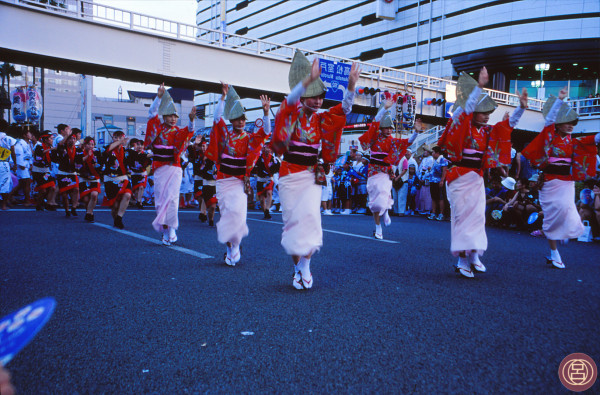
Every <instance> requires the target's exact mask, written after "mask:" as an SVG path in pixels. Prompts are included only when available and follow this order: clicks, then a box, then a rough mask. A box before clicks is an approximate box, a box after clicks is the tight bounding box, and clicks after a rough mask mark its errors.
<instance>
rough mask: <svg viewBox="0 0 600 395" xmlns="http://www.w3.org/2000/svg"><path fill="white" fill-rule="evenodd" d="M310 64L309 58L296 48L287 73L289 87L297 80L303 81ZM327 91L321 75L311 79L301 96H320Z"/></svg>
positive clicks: (292, 86)
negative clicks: (313, 79)
mask: <svg viewBox="0 0 600 395" xmlns="http://www.w3.org/2000/svg"><path fill="white" fill-rule="evenodd" d="M311 69H312V65H311V63H310V62H309V60H308V59H307V58H306V56H304V54H303V53H302V52H300V51H299V50H297V49H296V52H295V53H294V58H293V59H292V65H291V66H290V72H289V74H288V83H289V85H290V89H293V88H294V87H295V86H296V85H298V83H299V82H301V81H303V80H304V79H305V78H306V77H308V76H309V75H310V72H311ZM325 92H327V87H326V86H325V84H324V83H323V80H321V77H319V78H317V79H316V80H315V81H313V82H312V83H311V84H310V85H309V86H308V87H307V88H306V92H304V94H303V95H302V97H314V96H320V95H322V94H323V93H325Z"/></svg>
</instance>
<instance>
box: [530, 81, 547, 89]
mask: <svg viewBox="0 0 600 395" xmlns="http://www.w3.org/2000/svg"><path fill="white" fill-rule="evenodd" d="M531 87H532V88H543V87H544V81H540V80H536V81H531Z"/></svg>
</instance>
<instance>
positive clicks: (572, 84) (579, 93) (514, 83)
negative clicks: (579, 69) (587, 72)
mask: <svg viewBox="0 0 600 395" xmlns="http://www.w3.org/2000/svg"><path fill="white" fill-rule="evenodd" d="M531 83H532V80H511V81H510V87H511V91H512V92H515V91H516V90H519V91H520V90H521V89H523V88H527V91H528V92H529V97H537V93H538V89H539V88H537V87H535V86H532V85H531ZM564 87H567V88H568V90H569V98H570V99H571V100H577V99H583V98H586V97H588V96H589V95H590V94H592V95H596V93H599V92H597V89H598V80H568V81H564V80H563V81H544V88H545V89H546V92H545V97H546V98H547V97H549V96H550V95H552V96H558V92H559V91H560V90H561V89H562V88H564Z"/></svg>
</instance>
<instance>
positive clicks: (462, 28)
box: [196, 0, 600, 104]
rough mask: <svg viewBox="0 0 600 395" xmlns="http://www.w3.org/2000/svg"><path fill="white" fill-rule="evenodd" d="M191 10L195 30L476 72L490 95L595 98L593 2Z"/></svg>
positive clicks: (275, 4)
mask: <svg viewBox="0 0 600 395" xmlns="http://www.w3.org/2000/svg"><path fill="white" fill-rule="evenodd" d="M197 1H198V11H197V15H196V21H197V25H198V26H201V27H204V28H213V29H226V31H227V32H229V33H236V34H240V35H247V36H249V37H252V38H260V39H263V40H267V41H270V42H274V43H280V44H286V45H291V46H297V47H299V48H304V49H307V50H312V51H318V52H325V53H328V54H332V55H337V56H342V57H346V58H351V59H356V60H361V61H365V62H369V63H374V64H379V65H385V66H389V67H394V68H398V69H404V70H407V71H412V72H417V73H421V74H426V75H431V76H434V77H441V78H447V77H451V78H456V77H457V76H458V74H459V72H461V71H466V72H469V73H477V71H478V70H479V69H480V68H481V67H482V66H484V65H485V66H486V67H488V70H489V71H490V75H491V76H492V87H493V88H494V89H497V90H502V91H513V92H514V89H515V88H519V89H520V88H521V87H524V86H525V87H527V88H528V89H529V90H530V94H531V96H532V97H536V96H538V97H540V98H543V97H547V96H548V95H549V94H556V93H557V92H558V90H559V89H560V88H561V87H563V86H568V87H569V93H570V97H571V98H573V99H576V98H582V97H587V96H588V95H589V94H595V93H597V92H598V91H599V88H598V73H599V72H600V39H599V37H600V2H598V1H597V0H569V1H557V0H527V1H518V0H376V1H369V0H367V1H362V0H345V1H308V0H294V1H251V0H243V1H242V0H197ZM540 63H546V64H549V65H550V67H549V70H545V71H544V72H543V73H542V72H541V71H540V70H536V67H535V65H536V64H540ZM536 81H537V83H536ZM542 81H543V82H542ZM542 86H543V87H544V88H545V90H543V89H540V92H538V89H539V88H542ZM197 100H199V102H200V103H201V104H204V103H210V102H211V101H212V100H214V97H213V96H210V97H203V96H199V97H198V99H197Z"/></svg>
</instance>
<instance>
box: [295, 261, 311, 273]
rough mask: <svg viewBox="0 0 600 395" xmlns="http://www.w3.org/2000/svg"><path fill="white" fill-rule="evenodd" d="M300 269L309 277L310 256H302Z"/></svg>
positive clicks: (299, 262) (299, 263)
mask: <svg viewBox="0 0 600 395" xmlns="http://www.w3.org/2000/svg"><path fill="white" fill-rule="evenodd" d="M296 266H297V267H298V270H299V271H300V272H302V275H303V276H304V277H307V276H308V275H309V274H310V258H306V257H302V258H300V260H299V261H298V265H296Z"/></svg>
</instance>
